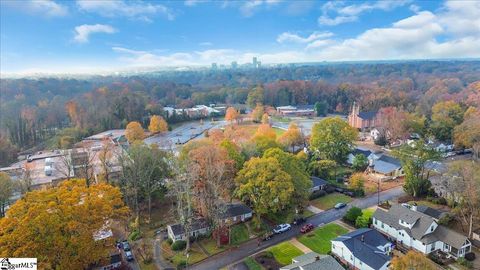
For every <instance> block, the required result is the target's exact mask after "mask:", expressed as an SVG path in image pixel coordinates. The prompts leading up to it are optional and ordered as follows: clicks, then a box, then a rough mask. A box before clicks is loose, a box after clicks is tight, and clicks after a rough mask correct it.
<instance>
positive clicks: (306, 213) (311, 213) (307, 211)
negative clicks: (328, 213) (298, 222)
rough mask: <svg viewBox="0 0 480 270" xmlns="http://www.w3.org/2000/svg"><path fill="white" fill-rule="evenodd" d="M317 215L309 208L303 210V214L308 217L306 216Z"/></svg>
mask: <svg viewBox="0 0 480 270" xmlns="http://www.w3.org/2000/svg"><path fill="white" fill-rule="evenodd" d="M313 215H315V213H313V212H312V211H310V210H308V209H304V210H303V216H304V217H306V218H309V217H311V216H313Z"/></svg>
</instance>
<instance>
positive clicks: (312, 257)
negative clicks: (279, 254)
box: [280, 252, 345, 270]
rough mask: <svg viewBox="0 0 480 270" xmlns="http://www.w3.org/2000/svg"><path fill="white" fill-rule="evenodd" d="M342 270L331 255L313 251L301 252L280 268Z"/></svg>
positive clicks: (293, 269)
mask: <svg viewBox="0 0 480 270" xmlns="http://www.w3.org/2000/svg"><path fill="white" fill-rule="evenodd" d="M327 269H328V270H344V269H345V268H343V267H342V265H340V264H339V263H338V262H337V261H336V260H335V259H334V258H333V257H332V256H329V255H320V254H318V253H315V252H310V253H306V254H303V255H301V256H298V257H295V258H293V259H292V264H289V265H286V266H283V267H281V268H280V270H327Z"/></svg>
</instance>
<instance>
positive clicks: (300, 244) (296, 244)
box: [290, 237, 312, 253]
mask: <svg viewBox="0 0 480 270" xmlns="http://www.w3.org/2000/svg"><path fill="white" fill-rule="evenodd" d="M290 243H292V244H293V245H294V246H296V247H297V248H298V249H300V250H301V251H302V252H303V253H309V252H312V250H311V249H309V248H308V247H307V246H305V245H304V244H302V243H300V242H299V241H298V240H297V238H295V237H294V238H292V240H290Z"/></svg>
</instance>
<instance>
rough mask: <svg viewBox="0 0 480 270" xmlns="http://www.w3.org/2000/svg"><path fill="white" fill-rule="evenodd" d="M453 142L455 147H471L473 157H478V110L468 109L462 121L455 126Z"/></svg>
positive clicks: (479, 123)
mask: <svg viewBox="0 0 480 270" xmlns="http://www.w3.org/2000/svg"><path fill="white" fill-rule="evenodd" d="M453 138H454V142H455V145H456V146H457V147H463V148H472V149H473V153H474V158H475V159H477V160H478V159H480V111H478V110H474V109H469V110H467V112H465V117H464V120H463V122H462V123H461V124H460V125H458V126H456V127H455V130H454V135H453Z"/></svg>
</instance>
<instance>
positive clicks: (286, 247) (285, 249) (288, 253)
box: [268, 241, 303, 265]
mask: <svg viewBox="0 0 480 270" xmlns="http://www.w3.org/2000/svg"><path fill="white" fill-rule="evenodd" d="M268 250H269V251H270V252H272V254H273V257H274V258H275V260H276V261H277V262H278V263H280V264H282V265H288V264H291V263H292V259H293V258H295V257H298V256H300V255H302V254H303V252H302V251H301V250H300V249H298V248H297V247H296V246H294V245H293V244H292V243H290V242H288V241H287V242H283V243H280V244H278V245H276V246H273V247H271V248H269V249H268Z"/></svg>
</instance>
